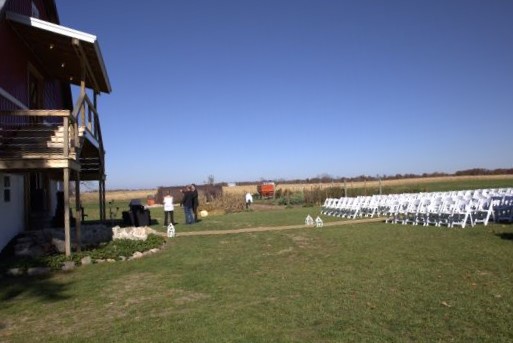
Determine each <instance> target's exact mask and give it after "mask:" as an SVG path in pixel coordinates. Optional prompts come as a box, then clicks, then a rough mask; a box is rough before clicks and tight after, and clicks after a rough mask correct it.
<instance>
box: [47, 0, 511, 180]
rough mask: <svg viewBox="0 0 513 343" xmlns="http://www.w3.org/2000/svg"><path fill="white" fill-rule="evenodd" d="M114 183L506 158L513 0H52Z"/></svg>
mask: <svg viewBox="0 0 513 343" xmlns="http://www.w3.org/2000/svg"><path fill="white" fill-rule="evenodd" d="M57 7H58V10H59V15H60V20H61V24H62V25H64V26H69V27H72V28H74V29H77V30H81V31H86V32H88V33H91V34H94V35H96V36H98V39H99V43H100V47H101V49H102V53H103V58H104V60H105V63H106V66H107V70H108V74H109V77H110V81H111V84H112V88H113V92H112V93H111V94H109V95H102V96H101V97H100V98H99V109H100V115H101V125H102V133H103V137H104V142H105V145H106V150H107V177H108V179H107V187H108V188H110V189H114V188H152V187H158V186H168V185H182V184H186V183H191V182H194V183H200V184H201V183H203V182H204V181H206V180H207V179H208V176H209V175H213V176H214V179H215V181H216V182H237V181H252V180H260V179H261V178H264V179H296V178H301V179H303V178H310V177H316V176H318V175H321V174H329V175H331V176H334V177H344V176H346V177H351V176H357V175H362V174H365V175H372V176H376V175H378V174H379V175H391V174H396V173H401V174H405V173H424V172H436V171H439V172H448V173H452V172H455V171H457V170H462V169H469V168H488V169H494V168H511V167H513V151H512V150H513V140H512V137H513V135H512V128H513V113H512V112H513V19H512V18H513V1H509V0H486V1H484V0H413V1H412V0H387V1H385V0H353V1H344V0H281V1H280V0H272V1H271V0H218V1H213V0H179V1H174V0H170V1H166V0H158V1H157V0H146V1H105V0H87V1H69V0H57Z"/></svg>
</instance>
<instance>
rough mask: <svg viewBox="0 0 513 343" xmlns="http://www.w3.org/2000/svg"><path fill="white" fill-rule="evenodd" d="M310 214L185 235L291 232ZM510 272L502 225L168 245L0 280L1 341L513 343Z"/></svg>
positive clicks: (219, 219) (512, 255) (293, 212)
mask: <svg viewBox="0 0 513 343" xmlns="http://www.w3.org/2000/svg"><path fill="white" fill-rule="evenodd" d="M308 210H309V209H308V208H296V209H282V210H277V211H268V212H245V213H239V214H230V215H226V216H215V217H207V218H205V220H203V221H202V222H201V223H198V224H195V225H192V226H190V227H191V229H192V228H194V229H198V230H199V229H205V227H207V226H208V227H210V226H211V227H212V228H214V227H215V228H219V229H223V228H224V229H229V228H235V226H237V224H240V225H241V226H239V227H247V226H251V227H255V226H267V225H270V224H272V223H274V222H275V221H278V222H280V224H274V225H293V224H296V223H298V221H299V223H302V222H303V221H304V216H305V215H306V213H307V212H308ZM310 210H312V208H310ZM178 212H179V211H177V213H178ZM310 213H311V214H312V215H314V214H315V215H316V213H313V212H310ZM179 220H180V219H179ZM281 221H283V222H281ZM202 225H203V226H204V227H202ZM181 226H183V227H185V225H182V224H180V225H179V226H178V230H180V229H181ZM512 261H513V227H512V226H511V225H497V224H496V225H489V226H487V227H483V226H477V227H474V228H468V229H448V228H434V227H429V228H424V227H412V226H403V225H392V224H383V223H375V224H359V225H356V224H352V225H344V226H340V227H337V226H333V227H325V228H322V229H295V230H286V231H275V232H260V233H251V234H237V235H226V236H195V237H177V238H175V239H172V240H169V241H168V243H167V244H166V246H165V249H163V250H162V251H161V252H159V253H157V254H154V255H151V256H147V257H145V258H143V259H140V260H134V261H129V262H117V263H114V264H95V265H90V266H83V267H80V268H79V269H77V270H76V271H74V272H72V273H58V274H55V275H52V276H50V277H47V278H3V279H0V301H1V304H2V306H1V307H0V341H1V342H412V341H421V342H425V341H429V342H435V341H442V342H447V341H455V342H469V341H472V342H476V341H479V342H511V341H513V320H512V314H513V296H512V289H513V263H512Z"/></svg>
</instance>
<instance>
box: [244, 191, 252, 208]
mask: <svg viewBox="0 0 513 343" xmlns="http://www.w3.org/2000/svg"><path fill="white" fill-rule="evenodd" d="M252 203H253V196H252V195H251V193H249V192H247V193H246V210H247V209H249V207H250V206H251V204H252Z"/></svg>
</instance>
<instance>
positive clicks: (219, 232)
mask: <svg viewBox="0 0 513 343" xmlns="http://www.w3.org/2000/svg"><path fill="white" fill-rule="evenodd" d="M384 220H385V218H364V219H356V220H341V221H337V222H330V223H324V227H326V226H340V225H351V224H363V223H375V222H382V221H384ZM305 228H313V226H307V225H304V224H302V225H287V226H270V227H253V228H247V229H235V230H210V231H187V232H177V233H176V237H185V236H212V235H230V234H236V233H248V232H264V231H281V230H291V229H305Z"/></svg>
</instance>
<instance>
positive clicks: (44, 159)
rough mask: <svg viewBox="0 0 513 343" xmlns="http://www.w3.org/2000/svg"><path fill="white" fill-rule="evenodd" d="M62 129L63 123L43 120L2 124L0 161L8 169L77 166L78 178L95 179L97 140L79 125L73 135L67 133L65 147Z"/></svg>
mask: <svg viewBox="0 0 513 343" xmlns="http://www.w3.org/2000/svg"><path fill="white" fill-rule="evenodd" d="M64 131H65V130H64V126H63V125H59V124H51V123H44V122H41V123H30V124H25V125H19V124H18V125H11V126H9V125H3V126H2V127H0V162H1V163H3V164H4V165H6V166H10V167H11V168H10V169H48V168H63V167H66V166H69V167H71V168H72V169H75V170H80V174H81V179H82V180H98V176H99V175H102V173H103V159H102V152H101V151H100V147H99V144H98V142H97V141H96V140H95V138H94V137H93V136H91V135H90V134H88V130H86V129H85V128H83V127H82V128H79V130H78V135H77V137H75V136H74V135H72V134H70V135H69V138H68V142H67V147H68V149H67V151H66V149H65V138H64V137H65V132H64ZM76 139H78V141H77V142H76V143H77V144H75V140H76ZM77 156H78V158H77Z"/></svg>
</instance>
